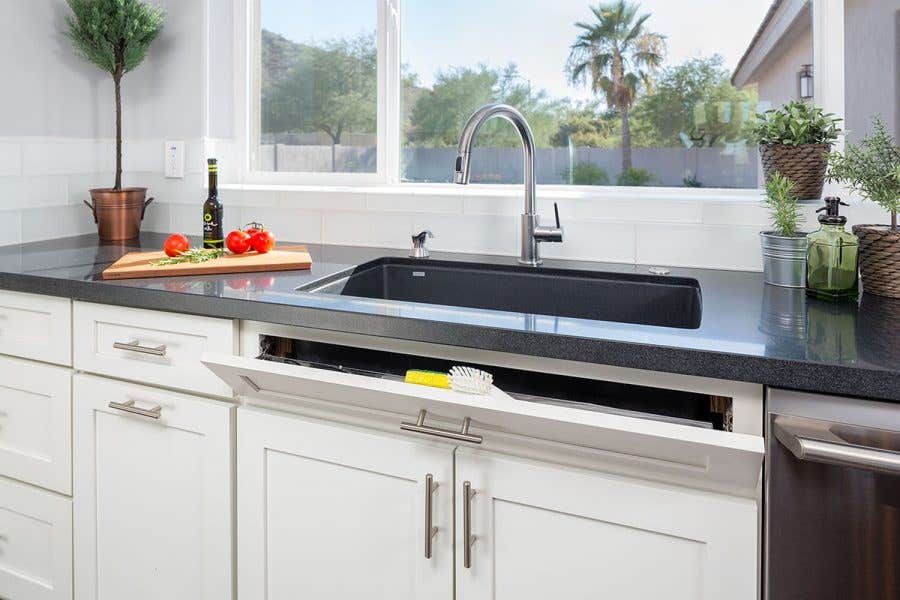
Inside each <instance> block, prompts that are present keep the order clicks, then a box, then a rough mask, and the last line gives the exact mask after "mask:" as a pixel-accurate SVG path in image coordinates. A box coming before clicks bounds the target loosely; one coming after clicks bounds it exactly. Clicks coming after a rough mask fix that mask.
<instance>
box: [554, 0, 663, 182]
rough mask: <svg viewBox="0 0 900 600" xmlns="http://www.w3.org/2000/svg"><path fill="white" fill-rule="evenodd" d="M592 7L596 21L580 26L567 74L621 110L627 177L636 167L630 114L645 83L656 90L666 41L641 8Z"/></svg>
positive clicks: (619, 5) (623, 1) (622, 2)
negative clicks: (654, 77)
mask: <svg viewBox="0 0 900 600" xmlns="http://www.w3.org/2000/svg"><path fill="white" fill-rule="evenodd" d="M590 8H591V12H593V13H594V16H595V17H596V21H592V22H590V23H583V22H578V23H575V26H576V27H578V28H579V29H581V33H580V34H579V35H578V37H577V38H576V39H575V43H574V44H572V49H571V52H570V54H569V62H568V65H567V67H566V70H567V72H568V74H569V78H570V80H571V81H572V83H574V84H589V85H590V87H591V91H592V92H593V93H595V94H598V93H600V92H603V94H604V96H605V98H606V104H607V106H609V107H610V108H615V109H616V110H618V111H619V114H620V115H621V117H622V172H623V173H625V172H626V171H627V170H628V169H631V130H630V128H629V123H628V111H629V109H630V108H631V107H632V105H633V104H634V101H635V99H636V97H637V93H638V90H639V88H640V87H641V85H643V86H644V87H645V88H647V89H649V88H650V85H651V75H652V73H653V71H655V70H656V69H657V68H658V67H659V66H660V65H661V64H662V62H663V59H664V58H665V37H664V36H662V35H660V34H658V33H653V32H651V31H648V30H647V29H646V28H645V24H646V22H647V19H649V18H650V15H649V14H645V15H641V16H638V15H637V11H638V9H639V8H640V5H638V4H632V3H630V2H626V0H618V1H616V2H611V3H607V4H599V5H598V6H597V7H593V6H592V7H590Z"/></svg>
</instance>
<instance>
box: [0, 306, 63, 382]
mask: <svg viewBox="0 0 900 600" xmlns="http://www.w3.org/2000/svg"><path fill="white" fill-rule="evenodd" d="M0 354H11V355H13V356H21V357H23V358H33V359H34V360H41V361H44V362H50V363H56V364H60V365H71V364H72V301H71V300H69V299H68V298H55V297H52V296H41V295H38V294H22V293H19V292H7V291H0Z"/></svg>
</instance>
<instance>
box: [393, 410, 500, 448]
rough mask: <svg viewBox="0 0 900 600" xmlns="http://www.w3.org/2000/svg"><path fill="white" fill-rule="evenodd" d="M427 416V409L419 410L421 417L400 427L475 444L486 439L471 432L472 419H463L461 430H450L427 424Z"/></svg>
mask: <svg viewBox="0 0 900 600" xmlns="http://www.w3.org/2000/svg"><path fill="white" fill-rule="evenodd" d="M425 416H426V411H424V410H420V411H419V418H418V419H416V422H415V423H407V422H405V421H404V422H402V423H400V429H402V430H404V431H414V432H416V433H424V434H426V435H434V436H437V437H442V438H447V439H449V440H456V441H458V442H471V443H473V444H480V443H481V442H482V441H484V438H482V437H481V436H480V435H475V434H472V433H469V427H470V426H471V424H472V419H470V418H469V417H466V418H465V419H463V422H462V428H461V429H460V430H459V431H450V430H449V429H441V428H440V427H431V426H430V425H426V424H425Z"/></svg>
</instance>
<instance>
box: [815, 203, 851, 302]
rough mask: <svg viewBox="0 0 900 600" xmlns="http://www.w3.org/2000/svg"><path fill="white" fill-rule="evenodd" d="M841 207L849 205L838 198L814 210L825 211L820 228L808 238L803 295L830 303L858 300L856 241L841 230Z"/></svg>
mask: <svg viewBox="0 0 900 600" xmlns="http://www.w3.org/2000/svg"><path fill="white" fill-rule="evenodd" d="M841 205H844V206H848V205H847V204H846V203H844V202H841V199H840V198H837V197H834V196H829V197H828V198H825V206H823V207H822V208H820V209H818V210H817V211H816V212H817V213H821V212H823V211H824V212H825V214H820V215H819V223H821V227H820V228H819V230H818V231H816V232H813V233H811V234H809V236H808V237H807V260H806V293H807V294H809V295H810V296H813V297H815V298H819V299H822V300H830V301H832V302H838V301H841V300H854V301H855V300H856V299H857V298H858V297H859V278H858V271H857V259H858V256H859V238H857V237H856V236H855V235H853V234H852V233H850V232H849V231H846V230H845V229H844V225H846V224H847V217H844V216H842V215H841V214H840V206H841Z"/></svg>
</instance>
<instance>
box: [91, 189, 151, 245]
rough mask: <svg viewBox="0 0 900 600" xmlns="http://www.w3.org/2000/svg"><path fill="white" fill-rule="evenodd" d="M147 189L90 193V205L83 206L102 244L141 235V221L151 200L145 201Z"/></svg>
mask: <svg viewBox="0 0 900 600" xmlns="http://www.w3.org/2000/svg"><path fill="white" fill-rule="evenodd" d="M146 196H147V188H143V187H141V188H122V189H121V190H114V189H109V188H98V189H93V190H91V202H90V203H88V201H87V200H85V201H84V203H85V204H86V205H87V207H88V208H90V209H91V212H92V213H93V215H94V223H96V224H97V234H98V235H99V236H100V239H101V240H103V241H116V240H131V239H134V238H136V237H138V236H139V235H140V234H141V221H143V220H144V213H145V212H146V210H147V206H148V205H149V204H150V203H151V202H153V198H147V199H146V200H145V198H146Z"/></svg>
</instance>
